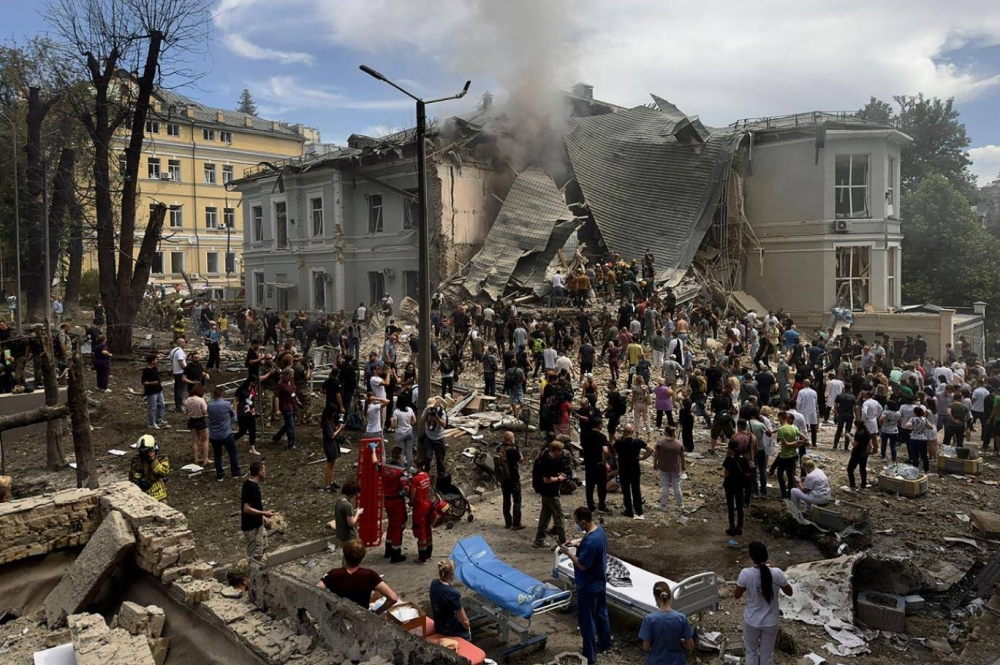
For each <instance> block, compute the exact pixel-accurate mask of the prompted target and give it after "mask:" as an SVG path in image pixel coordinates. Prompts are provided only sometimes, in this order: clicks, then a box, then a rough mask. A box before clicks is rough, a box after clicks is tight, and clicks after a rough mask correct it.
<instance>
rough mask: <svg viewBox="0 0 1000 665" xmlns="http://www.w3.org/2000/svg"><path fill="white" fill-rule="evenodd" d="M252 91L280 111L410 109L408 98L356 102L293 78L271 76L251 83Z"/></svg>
mask: <svg viewBox="0 0 1000 665" xmlns="http://www.w3.org/2000/svg"><path fill="white" fill-rule="evenodd" d="M251 88H252V89H253V91H254V96H255V97H256V98H258V99H260V100H261V102H262V103H263V104H264V108H280V109H281V110H282V112H285V111H290V110H293V109H321V110H322V109H359V110H371V111H399V110H404V109H412V108H413V102H412V101H410V100H409V99H405V98H403V99H398V98H392V99H385V100H381V99H374V100H372V99H357V98H355V97H350V96H348V95H345V94H343V93H342V92H339V91H336V90H330V89H326V88H322V87H319V86H315V85H304V84H302V83H301V82H300V81H299V80H298V79H297V78H296V77H294V76H272V77H270V78H268V79H266V80H264V81H259V82H256V83H254V84H253V85H251Z"/></svg>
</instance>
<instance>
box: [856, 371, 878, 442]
mask: <svg viewBox="0 0 1000 665" xmlns="http://www.w3.org/2000/svg"><path fill="white" fill-rule="evenodd" d="M861 394H862V396H863V397H864V402H862V403H861V420H863V421H865V429H867V430H868V433H869V434H871V435H872V436H873V437H874V436H877V435H878V419H879V417H881V415H882V405H881V404H879V403H878V402H876V401H875V398H874V397H872V387H871V386H870V385H868V384H865V386H864V387H863V388H862V389H861Z"/></svg>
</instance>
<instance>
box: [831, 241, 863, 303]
mask: <svg viewBox="0 0 1000 665" xmlns="http://www.w3.org/2000/svg"><path fill="white" fill-rule="evenodd" d="M870 277H871V247H869V246H867V245H866V246H856V247H838V248H837V277H836V280H837V282H836V284H837V306H838V307H845V308H847V309H850V310H852V311H858V310H862V309H864V306H865V305H866V304H867V303H868V300H869V293H868V288H869V284H870V283H871V280H870Z"/></svg>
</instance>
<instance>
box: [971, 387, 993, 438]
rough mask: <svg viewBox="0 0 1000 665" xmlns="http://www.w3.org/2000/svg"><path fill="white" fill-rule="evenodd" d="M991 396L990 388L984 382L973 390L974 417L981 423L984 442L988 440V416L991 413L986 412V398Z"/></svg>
mask: <svg viewBox="0 0 1000 665" xmlns="http://www.w3.org/2000/svg"><path fill="white" fill-rule="evenodd" d="M989 396H990V391H989V388H987V387H986V386H984V385H983V384H981V383H980V384H979V385H978V386H976V389H975V390H973V391H972V417H973V419H974V420H975V421H976V422H978V423H979V427H980V432H982V434H983V442H984V443H985V441H986V417H987V416H988V415H989V414H988V413H986V411H987V409H986V400H987V399H988V398H989Z"/></svg>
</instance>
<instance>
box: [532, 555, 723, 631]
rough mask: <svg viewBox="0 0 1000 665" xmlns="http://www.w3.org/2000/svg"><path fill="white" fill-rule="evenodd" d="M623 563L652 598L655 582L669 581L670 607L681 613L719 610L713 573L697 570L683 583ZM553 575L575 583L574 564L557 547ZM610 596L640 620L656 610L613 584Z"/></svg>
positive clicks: (635, 586) (635, 583) (613, 602)
mask: <svg viewBox="0 0 1000 665" xmlns="http://www.w3.org/2000/svg"><path fill="white" fill-rule="evenodd" d="M622 564H624V565H625V566H626V568H628V569H629V572H630V573H631V574H632V587H631V588H632V589H641V592H642V593H643V595H644V596H645V595H646V594H648V597H649V599H652V588H653V584H655V583H656V582H658V581H661V580H662V581H664V582H666V583H667V585H668V586H669V587H670V590H671V596H672V597H671V600H670V606H671V607H672V608H673V609H675V610H677V611H678V612H682V613H684V614H686V615H688V616H689V617H690V616H692V615H698V616H699V617H700V615H701V613H702V612H704V611H705V610H716V609H718V606H719V586H718V578H717V577H716V575H715V573H713V572H705V573H698V574H697V575H691V576H690V577H687V578H685V579H683V580H681V581H680V582H674V581H673V580H668V579H667V578H665V577H660V576H658V575H654V574H653V573H650V572H648V571H646V570H643V569H642V568H639V567H638V566H635V565H632V564H630V563H628V562H626V561H622ZM552 576H553V578H554V579H555V580H556V582H557V583H559V584H561V585H563V586H566V587H569V586H571V585H572V584H573V563H572V562H571V561H570V559H569V557H568V556H566V555H565V554H561V553H560V552H559V549H558V548H557V549H556V550H555V552H554V553H553V562H552ZM607 599H608V605H611V606H613V607H616V608H618V609H619V610H621V611H623V612H625V613H627V614H631V615H632V616H635V617H638V618H640V619H641V618H643V617H645V616H646V615H647V614H649V613H650V612H653V611H655V609H656V605H655V603H654V602H649V601H647V602H645V603H643V602H640V601H639V600H638V599H636V598H635V597H634V595H633V597H629V595H628V594H625V593H623V592H621V591H619V589H618V588H616V587H613V586H610V585H609V586H608V591H607Z"/></svg>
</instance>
